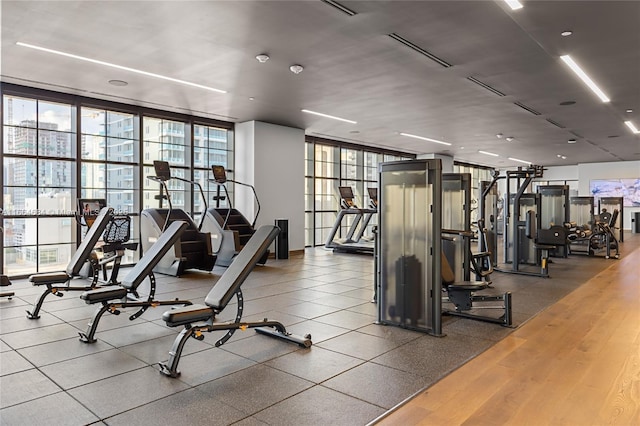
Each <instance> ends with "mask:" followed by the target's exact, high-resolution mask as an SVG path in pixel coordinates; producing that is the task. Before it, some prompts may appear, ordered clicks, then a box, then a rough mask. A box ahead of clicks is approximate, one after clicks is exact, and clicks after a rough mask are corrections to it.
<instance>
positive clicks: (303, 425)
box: [253, 385, 385, 426]
mask: <svg viewBox="0 0 640 426" xmlns="http://www.w3.org/2000/svg"><path fill="white" fill-rule="evenodd" d="M384 411H385V410H384V409H383V408H380V407H377V406H375V405H373V404H369V403H367V402H364V401H361V400H359V399H356V398H353V397H350V396H346V395H344V394H342V393H339V392H336V391H334V390H331V389H328V388H325V387H323V386H321V385H316V386H314V387H313V388H311V389H308V390H306V391H304V392H301V393H299V394H297V395H295V396H293V397H291V398H289V399H286V400H284V401H282V402H280V403H278V404H275V405H273V406H271V407H269V408H267V409H265V410H263V411H261V412H259V413H257V414H255V415H254V416H253V417H255V418H257V419H258V420H260V421H263V422H265V423H268V424H270V425H279V426H288V425H291V426H307V425H309V426H312V425H333V426H342V425H344V426H353V425H363V424H366V423H367V422H369V421H371V420H373V419H375V418H376V417H378V416H379V415H381V414H383V413H384Z"/></svg>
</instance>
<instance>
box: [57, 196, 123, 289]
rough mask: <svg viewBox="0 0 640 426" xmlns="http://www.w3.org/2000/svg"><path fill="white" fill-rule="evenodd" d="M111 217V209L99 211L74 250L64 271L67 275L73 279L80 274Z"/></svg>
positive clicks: (105, 208)
mask: <svg viewBox="0 0 640 426" xmlns="http://www.w3.org/2000/svg"><path fill="white" fill-rule="evenodd" d="M112 215H113V209H112V208H111V207H103V208H102V209H101V210H100V213H99V214H98V216H97V217H96V220H95V221H94V222H93V225H91V227H89V230H88V231H87V235H85V236H84V239H83V240H82V242H81V243H80V245H79V246H78V250H76V252H75V253H74V254H73V256H72V257H71V260H70V261H69V264H68V265H67V269H66V270H65V272H66V273H67V275H69V276H70V277H73V276H76V275H78V274H79V273H80V270H81V269H82V267H83V266H84V262H86V261H87V259H88V258H89V255H90V254H91V250H93V248H94V247H95V246H96V243H97V242H98V240H99V239H100V236H101V235H102V233H103V232H104V230H105V229H106V227H107V225H108V224H109V220H111V216H112Z"/></svg>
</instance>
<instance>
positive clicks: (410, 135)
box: [400, 133, 451, 146]
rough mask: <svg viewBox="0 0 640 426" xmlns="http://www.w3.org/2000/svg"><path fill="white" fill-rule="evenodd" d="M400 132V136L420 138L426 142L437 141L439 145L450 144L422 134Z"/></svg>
mask: <svg viewBox="0 0 640 426" xmlns="http://www.w3.org/2000/svg"><path fill="white" fill-rule="evenodd" d="M400 134H401V135H402V136H406V137H409V138H414V139H420V140H423V141H427V142H434V143H439V144H441V145H448V146H451V144H450V143H449V142H443V141H439V140H437V139H431V138H425V137H423V136H417V135H412V134H411V133H400Z"/></svg>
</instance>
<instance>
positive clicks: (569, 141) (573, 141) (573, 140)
mask: <svg viewBox="0 0 640 426" xmlns="http://www.w3.org/2000/svg"><path fill="white" fill-rule="evenodd" d="M576 142H578V141H577V140H575V139H569V140H568V141H567V143H576Z"/></svg>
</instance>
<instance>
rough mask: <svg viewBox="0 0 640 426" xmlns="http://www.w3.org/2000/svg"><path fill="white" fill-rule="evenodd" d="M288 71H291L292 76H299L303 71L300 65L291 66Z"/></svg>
mask: <svg viewBox="0 0 640 426" xmlns="http://www.w3.org/2000/svg"><path fill="white" fill-rule="evenodd" d="M289 71H291V72H292V73H294V74H300V73H301V72H302V71H304V67H303V66H302V65H298V64H295V65H291V66H290V67H289Z"/></svg>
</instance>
